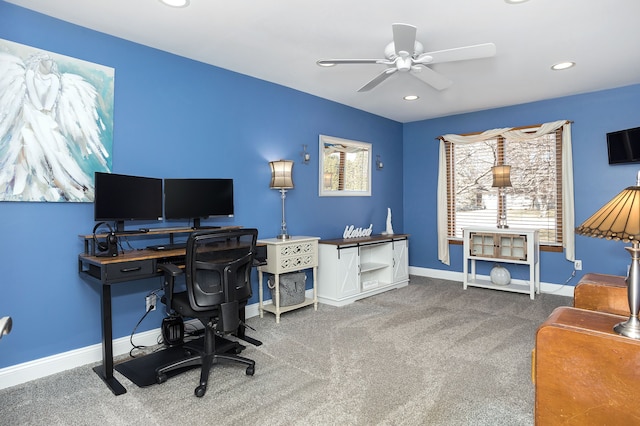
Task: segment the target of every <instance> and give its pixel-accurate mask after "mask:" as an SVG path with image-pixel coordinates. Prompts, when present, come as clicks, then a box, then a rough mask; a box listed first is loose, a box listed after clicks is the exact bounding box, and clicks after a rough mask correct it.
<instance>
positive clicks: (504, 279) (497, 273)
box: [490, 263, 511, 285]
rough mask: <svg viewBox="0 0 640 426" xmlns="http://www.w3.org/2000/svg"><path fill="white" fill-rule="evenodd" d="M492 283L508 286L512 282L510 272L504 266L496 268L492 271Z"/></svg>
mask: <svg viewBox="0 0 640 426" xmlns="http://www.w3.org/2000/svg"><path fill="white" fill-rule="evenodd" d="M490 276H491V282H492V283H494V284H496V285H507V284H509V283H510V282H511V274H510V273H509V270H508V269H507V268H505V267H504V266H502V265H498V264H497V263H496V266H494V267H493V268H492V269H491V274H490Z"/></svg>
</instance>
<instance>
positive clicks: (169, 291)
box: [158, 263, 184, 313]
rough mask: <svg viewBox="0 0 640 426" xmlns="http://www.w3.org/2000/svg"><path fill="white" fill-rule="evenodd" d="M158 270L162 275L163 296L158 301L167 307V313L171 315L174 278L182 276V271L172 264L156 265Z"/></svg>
mask: <svg viewBox="0 0 640 426" xmlns="http://www.w3.org/2000/svg"><path fill="white" fill-rule="evenodd" d="M158 269H160V270H161V271H162V272H163V273H164V283H163V291H164V296H162V297H161V298H160V301H161V302H162V303H164V304H165V305H166V306H167V313H171V312H172V311H173V308H172V298H173V285H174V283H175V281H176V277H177V276H179V275H182V274H183V273H184V271H183V270H182V269H180V268H178V267H177V266H176V265H174V264H173V263H158Z"/></svg>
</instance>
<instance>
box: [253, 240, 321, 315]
mask: <svg viewBox="0 0 640 426" xmlns="http://www.w3.org/2000/svg"><path fill="white" fill-rule="evenodd" d="M319 239H320V238H319V237H293V236H292V237H290V238H289V239H286V240H281V239H278V238H268V239H264V240H258V243H261V244H266V246H267V264H266V265H262V266H259V267H258V280H259V289H258V291H259V294H260V303H259V311H260V318H262V317H263V316H264V311H267V312H271V313H273V314H275V316H276V323H279V322H280V314H282V313H283V312H288V311H292V310H294V309H298V308H302V307H304V306H309V305H313V308H314V309H315V310H318V292H317V290H316V283H317V281H318V280H317V275H318V240H319ZM309 268H313V297H312V298H309V297H305V300H304V302H302V303H298V304H296V305H291V306H280V274H284V273H287V272H297V271H302V270H305V269H309ZM264 272H267V273H269V274H273V275H274V281H275V288H274V296H273V298H272V299H273V303H272V304H270V305H265V304H264V303H263V300H264V299H263V297H264V289H263V287H262V284H263V277H262V275H263V273H264Z"/></svg>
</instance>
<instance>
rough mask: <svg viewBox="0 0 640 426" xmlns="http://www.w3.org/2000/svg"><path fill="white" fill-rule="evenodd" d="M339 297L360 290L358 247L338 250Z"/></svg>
mask: <svg viewBox="0 0 640 426" xmlns="http://www.w3.org/2000/svg"><path fill="white" fill-rule="evenodd" d="M338 252H339V256H340V260H339V261H338V271H337V275H336V277H337V279H338V294H337V296H338V298H343V297H347V296H352V295H354V294H358V293H359V292H360V269H359V268H360V259H359V256H358V248H357V247H350V248H346V249H341V250H338Z"/></svg>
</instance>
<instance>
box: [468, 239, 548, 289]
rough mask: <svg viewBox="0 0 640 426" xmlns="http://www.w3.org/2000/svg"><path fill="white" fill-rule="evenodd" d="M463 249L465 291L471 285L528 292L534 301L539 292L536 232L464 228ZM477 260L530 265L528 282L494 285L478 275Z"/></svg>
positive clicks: (538, 255)
mask: <svg viewBox="0 0 640 426" xmlns="http://www.w3.org/2000/svg"><path fill="white" fill-rule="evenodd" d="M463 247H464V248H463V257H464V265H463V275H464V278H463V288H464V289H465V290H466V289H467V286H471V287H482V288H490V289H494V290H503V291H511V292H515V293H526V294H529V297H530V298H531V299H532V300H533V299H534V298H535V294H536V293H538V294H539V293H540V241H539V236H538V231H537V230H532V229H511V228H506V229H498V228H465V229H464V230H463ZM476 261H486V262H493V263H500V264H503V263H512V264H521V265H527V266H528V270H529V279H528V280H527V281H525V282H524V283H521V282H518V281H514V280H512V281H511V283H509V284H507V285H499V284H494V283H492V282H491V279H489V278H480V277H478V276H477V275H476ZM502 266H504V265H502ZM507 269H509V268H508V267H507Z"/></svg>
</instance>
